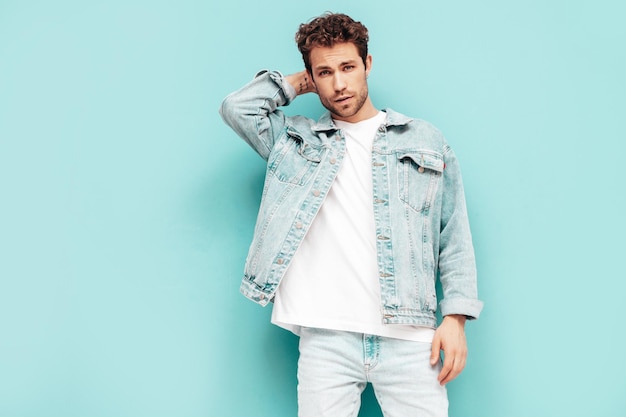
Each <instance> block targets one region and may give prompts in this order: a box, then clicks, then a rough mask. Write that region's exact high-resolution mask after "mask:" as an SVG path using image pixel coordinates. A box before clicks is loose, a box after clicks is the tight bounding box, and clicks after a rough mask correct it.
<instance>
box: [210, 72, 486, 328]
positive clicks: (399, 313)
mask: <svg viewBox="0 0 626 417" xmlns="http://www.w3.org/2000/svg"><path fill="white" fill-rule="evenodd" d="M295 97H296V92H295V90H294V89H293V87H292V86H291V85H290V84H289V83H288V82H287V81H286V80H285V79H284V78H283V76H282V74H281V73H280V72H277V71H272V72H267V71H262V72H260V73H259V74H257V76H256V77H255V78H254V79H253V80H252V81H251V82H250V83H248V84H247V85H245V86H244V87H243V88H241V89H240V90H238V91H236V92H234V93H232V94H230V95H228V96H227V97H226V98H225V99H224V101H223V103H222V106H221V108H220V114H221V116H222V118H223V119H224V121H225V122H226V123H227V124H228V125H229V126H230V127H231V128H232V129H233V130H234V131H235V132H236V133H237V134H238V135H239V136H241V137H242V138H243V139H244V140H245V141H246V142H247V143H248V144H249V145H250V146H251V147H252V148H253V149H254V150H255V151H256V152H257V153H258V154H259V155H260V156H261V157H262V158H263V159H265V160H266V161H267V170H266V178H265V183H264V187H263V194H262V198H261V205H260V209H259V214H258V218H257V222H256V226H255V231H254V237H253V239H252V244H251V246H250V250H249V253H248V257H247V259H246V265H245V270H244V277H243V282H242V284H241V292H242V293H243V294H244V295H245V296H246V297H248V298H249V299H251V300H253V301H255V302H257V303H259V304H261V305H263V306H265V305H267V304H268V303H269V302H270V301H271V300H272V299H273V297H274V293H275V292H276V289H277V287H278V285H279V283H280V281H281V279H282V277H283V276H284V274H285V271H286V270H287V268H288V267H289V264H290V263H291V260H292V259H293V256H294V254H295V253H296V250H297V249H298V247H299V245H300V243H301V242H302V239H303V238H304V236H305V235H306V233H307V231H308V230H309V227H310V226H311V223H312V222H313V220H314V219H315V216H316V214H317V213H318V211H319V209H320V206H321V205H322V203H323V202H324V198H325V197H326V195H327V194H328V191H329V189H330V187H331V186H332V184H333V181H334V180H335V177H336V175H337V171H338V170H339V167H340V166H341V163H342V161H343V158H344V155H345V150H346V145H345V138H344V136H343V133H342V131H341V130H340V129H338V128H337V127H336V126H335V125H334V123H333V121H332V118H331V116H330V113H328V112H327V113H326V114H324V115H323V116H322V117H321V118H320V119H319V120H318V121H317V122H316V121H314V120H311V119H309V118H306V117H303V116H295V117H288V116H286V115H285V114H284V113H283V112H282V111H281V110H280V109H278V107H279V106H285V105H288V104H289V103H290V102H291V101H292V100H293V99H294V98H295ZM385 111H386V113H387V118H386V122H385V123H384V124H383V125H381V126H380V127H379V129H378V131H377V133H376V137H375V138H374V143H373V149H372V180H373V192H374V198H373V201H372V209H373V211H374V219H375V226H376V236H374V238H375V239H376V249H377V258H378V273H379V281H380V294H381V300H380V301H381V306H380V308H381V320H382V322H383V323H389V324H391V323H394V324H396V323H397V324H415V325H422V326H430V327H435V326H436V315H435V312H436V309H437V295H436V291H435V282H436V279H437V277H438V276H439V279H440V280H441V286H442V290H443V299H442V300H441V302H440V303H439V304H440V308H441V313H442V315H444V316H445V315H449V314H462V315H465V316H467V317H468V318H478V315H479V314H480V311H481V309H482V302H481V301H479V300H478V299H477V286H476V266H475V260H474V250H473V246H472V240H471V235H470V228H469V223H468V217H467V210H466V206H465V197H464V192H463V185H462V182H461V174H460V170H459V165H458V162H457V159H456V157H455V155H454V152H453V151H452V150H451V148H450V147H449V146H448V144H447V143H446V141H445V139H444V138H443V136H442V134H441V133H440V132H439V131H438V130H437V129H436V128H434V127H433V126H432V125H430V124H429V123H427V122H424V121H422V120H418V119H412V118H409V117H407V116H404V115H402V114H399V113H396V112H394V111H393V110H391V109H386V110H385ZM319 261H320V262H324V260H323V259H321V260H319Z"/></svg>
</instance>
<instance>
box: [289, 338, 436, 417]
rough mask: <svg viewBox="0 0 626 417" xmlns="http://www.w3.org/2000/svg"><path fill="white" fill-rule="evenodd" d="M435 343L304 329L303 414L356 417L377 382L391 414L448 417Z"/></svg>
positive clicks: (387, 415)
mask: <svg viewBox="0 0 626 417" xmlns="http://www.w3.org/2000/svg"><path fill="white" fill-rule="evenodd" d="M430 349H431V345H430V343H422V342H412V341H408V340H400V339H391V338H385V337H381V336H372V335H367V334H362V333H351V332H342V331H335V330H325V329H313V328H303V329H302V332H301V335H300V359H299V360H298V416H299V417H356V416H357V415H358V413H359V408H360V405H361V393H362V392H363V390H364V389H365V386H366V385H367V383H368V382H369V383H371V384H372V387H373V388H374V392H375V394H376V398H377V400H378V403H379V404H380V408H381V410H382V412H383V414H384V416H385V417H413V416H420V417H421V416H423V417H446V416H447V415H448V396H447V392H446V388H445V387H442V386H441V385H439V382H438V381H437V375H438V374H439V372H440V370H441V363H440V362H439V363H438V364H437V365H436V366H431V365H430Z"/></svg>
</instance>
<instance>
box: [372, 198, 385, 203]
mask: <svg viewBox="0 0 626 417" xmlns="http://www.w3.org/2000/svg"><path fill="white" fill-rule="evenodd" d="M385 201H387V200H383V199H381V198H377V199H375V200H374V203H384V202H385Z"/></svg>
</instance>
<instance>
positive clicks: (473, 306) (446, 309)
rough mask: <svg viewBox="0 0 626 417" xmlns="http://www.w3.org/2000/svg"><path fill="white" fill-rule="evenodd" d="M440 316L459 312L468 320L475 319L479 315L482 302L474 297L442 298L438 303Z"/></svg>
mask: <svg viewBox="0 0 626 417" xmlns="http://www.w3.org/2000/svg"><path fill="white" fill-rule="evenodd" d="M439 307H440V308H441V315H442V316H444V317H445V316H449V315H451V314H460V315H463V316H465V317H467V318H468V319H469V320H475V319H477V318H478V316H480V312H481V311H482V309H483V302H482V301H480V300H477V299H475V298H452V299H447V298H446V299H444V300H442V301H441V303H440V304H439Z"/></svg>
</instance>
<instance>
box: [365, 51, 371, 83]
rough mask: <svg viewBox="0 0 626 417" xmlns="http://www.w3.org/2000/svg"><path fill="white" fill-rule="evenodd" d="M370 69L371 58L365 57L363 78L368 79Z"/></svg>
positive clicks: (369, 56)
mask: <svg viewBox="0 0 626 417" xmlns="http://www.w3.org/2000/svg"><path fill="white" fill-rule="evenodd" d="M371 69H372V56H371V55H369V54H368V55H367V57H366V58H365V76H366V77H368V76H369V75H370V71H371Z"/></svg>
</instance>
